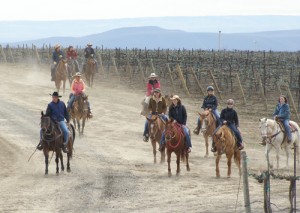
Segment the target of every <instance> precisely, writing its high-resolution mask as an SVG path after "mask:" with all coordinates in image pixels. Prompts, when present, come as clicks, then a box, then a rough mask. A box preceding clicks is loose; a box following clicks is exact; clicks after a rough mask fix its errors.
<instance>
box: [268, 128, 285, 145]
mask: <svg viewBox="0 0 300 213" xmlns="http://www.w3.org/2000/svg"><path fill="white" fill-rule="evenodd" d="M278 126H279V124H277V132H276V133H275V134H273V135H271V136H267V139H268V140H267V142H268V143H269V144H272V139H274V140H275V138H276V137H277V135H279V134H280V133H281V132H282V130H280V131H278ZM279 128H280V127H279ZM272 145H273V144H272Z"/></svg>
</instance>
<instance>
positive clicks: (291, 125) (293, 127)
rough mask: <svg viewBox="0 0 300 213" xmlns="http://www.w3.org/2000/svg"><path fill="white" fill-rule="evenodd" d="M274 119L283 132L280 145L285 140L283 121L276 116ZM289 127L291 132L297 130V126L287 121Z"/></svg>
mask: <svg viewBox="0 0 300 213" xmlns="http://www.w3.org/2000/svg"><path fill="white" fill-rule="evenodd" d="M275 121H276V123H277V124H278V125H279V128H280V130H281V131H282V133H283V139H282V142H281V146H282V145H283V143H284V142H286V141H287V133H286V131H285V128H284V125H283V123H282V122H281V121H280V120H279V119H278V118H276V119H275ZM289 128H290V129H291V133H293V132H296V131H297V128H296V127H295V126H294V125H293V124H292V123H291V122H289Z"/></svg>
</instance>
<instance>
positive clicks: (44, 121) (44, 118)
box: [41, 111, 51, 132]
mask: <svg viewBox="0 0 300 213" xmlns="http://www.w3.org/2000/svg"><path fill="white" fill-rule="evenodd" d="M50 127H51V118H50V117H49V116H48V115H45V114H44V112H43V111H42V112H41V129H42V131H43V132H47V131H49V129H50Z"/></svg>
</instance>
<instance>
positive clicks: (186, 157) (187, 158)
mask: <svg viewBox="0 0 300 213" xmlns="http://www.w3.org/2000/svg"><path fill="white" fill-rule="evenodd" d="M185 160H186V170H187V171H188V172H189V171H190V164H189V153H186V154H185Z"/></svg>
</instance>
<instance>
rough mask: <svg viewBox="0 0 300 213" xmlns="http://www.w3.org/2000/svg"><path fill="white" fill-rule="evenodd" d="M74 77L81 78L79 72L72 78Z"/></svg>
mask: <svg viewBox="0 0 300 213" xmlns="http://www.w3.org/2000/svg"><path fill="white" fill-rule="evenodd" d="M74 77H81V73H80V72H77V73H76V74H75V75H74V76H73V78H74Z"/></svg>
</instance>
